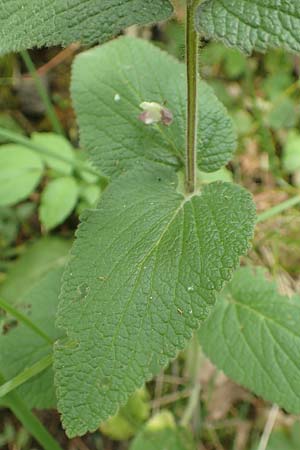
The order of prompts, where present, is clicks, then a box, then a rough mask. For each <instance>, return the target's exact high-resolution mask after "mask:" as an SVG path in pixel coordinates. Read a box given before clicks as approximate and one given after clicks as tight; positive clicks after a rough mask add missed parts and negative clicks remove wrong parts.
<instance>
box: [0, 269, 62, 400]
mask: <svg viewBox="0 0 300 450" xmlns="http://www.w3.org/2000/svg"><path fill="white" fill-rule="evenodd" d="M61 275H62V269H61V268H59V269H55V270H52V271H50V272H49V273H48V274H47V275H46V276H44V278H43V279H42V280H40V282H39V283H38V284H36V285H35V286H34V287H33V288H32V290H31V291H29V292H28V293H27V294H26V295H25V296H24V297H23V298H22V303H23V304H24V305H26V313H27V314H28V316H29V317H30V320H31V321H32V322H33V323H34V324H35V325H37V326H38V327H39V328H40V329H42V330H43V331H44V333H45V334H47V335H48V336H49V337H50V338H52V339H53V340H55V339H57V338H58V337H60V336H61V333H60V332H59V331H58V330H57V329H55V326H54V321H55V314H56V308H57V303H58V295H59V290H60V279H61ZM51 352H52V347H51V345H49V343H48V342H47V341H45V340H44V339H43V338H42V337H40V336H39V335H37V334H36V333H34V332H33V331H32V330H31V329H30V328H28V327H27V326H25V325H24V324H17V326H16V327H14V328H12V329H11V330H9V331H8V332H7V334H5V335H1V334H0V367H1V373H2V374H3V375H4V377H5V378H6V380H8V379H10V378H12V377H14V376H16V375H17V374H19V373H20V372H21V371H22V370H24V369H25V368H27V367H30V366H31V365H33V364H34V363H36V362H38V361H39V360H40V359H41V358H43V357H44V356H47V355H48V354H49V353H51ZM16 392H17V393H18V394H19V395H20V396H21V398H22V399H23V400H24V401H25V402H26V404H27V405H28V406H29V407H30V408H38V409H43V408H53V407H55V405H56V400H55V392H54V384H53V370H52V368H49V369H47V370H45V371H44V372H42V373H41V374H40V375H37V376H35V377H34V378H32V379H31V380H29V381H27V382H26V383H24V384H23V385H22V386H20V387H19V388H17V389H16Z"/></svg>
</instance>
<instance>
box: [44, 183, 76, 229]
mask: <svg viewBox="0 0 300 450" xmlns="http://www.w3.org/2000/svg"><path fill="white" fill-rule="evenodd" d="M78 192H79V188H78V185H77V182H76V180H75V179H74V178H72V177H62V178H57V179H56V180H53V181H50V183H48V184H47V186H46V188H45V190H44V192H43V194H42V197H41V204H40V207H39V218H40V221H41V222H42V224H43V226H44V227H45V228H46V230H51V229H52V228H55V227H56V226H57V225H60V224H61V223H62V222H63V221H64V220H65V219H66V218H67V217H68V216H69V215H70V214H71V212H72V211H73V209H74V208H75V205H76V202H77V199H78Z"/></svg>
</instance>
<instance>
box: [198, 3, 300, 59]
mask: <svg viewBox="0 0 300 450" xmlns="http://www.w3.org/2000/svg"><path fill="white" fill-rule="evenodd" d="M196 28H197V29H198V31H200V32H202V33H204V34H205V36H206V37H207V38H214V39H218V40H221V41H223V42H224V43H225V44H226V45H229V46H230V47H237V48H239V49H240V50H242V51H244V52H246V53H251V52H252V51H253V50H258V51H262V52H264V51H266V50H267V49H268V48H274V47H283V48H285V49H286V50H290V51H293V52H299V51H300V0H292V1H287V0H277V1H274V0H251V1H249V0H205V1H204V2H203V3H202V4H201V5H200V6H199V7H198V10H197V14H196Z"/></svg>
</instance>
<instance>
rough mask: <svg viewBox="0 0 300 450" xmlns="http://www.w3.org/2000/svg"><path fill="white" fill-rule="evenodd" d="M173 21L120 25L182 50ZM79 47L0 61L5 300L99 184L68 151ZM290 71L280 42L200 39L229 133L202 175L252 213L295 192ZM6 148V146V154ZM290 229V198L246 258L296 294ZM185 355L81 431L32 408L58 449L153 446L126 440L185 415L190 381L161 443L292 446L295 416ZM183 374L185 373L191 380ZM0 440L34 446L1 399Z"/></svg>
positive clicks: (294, 95) (296, 61) (59, 247)
mask: <svg viewBox="0 0 300 450" xmlns="http://www.w3.org/2000/svg"><path fill="white" fill-rule="evenodd" d="M183 23H184V10H183V9H182V10H181V9H180V5H178V15H177V18H176V19H174V20H172V21H170V22H168V23H167V24H165V25H156V26H154V27H151V28H150V27H144V28H137V27H132V28H130V29H128V30H126V34H133V35H135V36H141V37H143V38H144V39H149V40H152V41H153V42H154V43H155V44H156V45H157V46H159V47H161V48H164V49H166V50H167V51H168V52H169V53H171V54H173V55H174V56H175V57H176V58H179V59H184V28H183ZM80 51H81V49H80V48H79V46H78V45H76V44H74V45H71V46H69V47H68V48H66V49H64V50H62V49H61V48H51V49H47V50H46V49H41V50H34V51H31V52H29V53H22V54H20V55H10V56H7V57H4V58H1V59H0V111H1V113H0V143H1V146H3V147H2V150H3V151H2V152H0V185H1V189H0V294H1V296H3V297H4V298H7V299H8V300H9V299H10V298H14V300H15V301H17V299H18V298H20V296H21V295H22V296H23V295H25V294H26V290H28V289H29V288H30V287H31V286H32V284H33V283H34V281H35V280H36V279H38V278H39V277H41V275H42V274H44V273H47V271H48V270H49V269H50V268H52V267H61V266H62V265H63V263H64V262H65V260H66V255H67V252H68V249H69V247H70V243H71V239H72V237H73V235H74V230H75V229H76V227H77V225H78V216H79V214H80V213H81V212H82V211H83V210H84V209H85V208H87V207H91V206H93V205H94V204H95V203H96V201H97V200H98V199H99V197H100V196H101V192H102V191H103V189H105V180H104V179H102V178H100V177H99V176H98V175H97V174H95V173H93V170H92V169H91V167H90V166H89V165H88V163H87V162H86V158H85V153H84V150H79V149H78V145H79V137H78V130H77V127H76V122H75V117H74V113H73V109H72V105H71V101H70V95H69V91H68V89H69V84H70V68H71V64H72V61H73V58H74V56H75V55H76V54H77V53H79V52H80ZM34 66H35V67H36V68H37V72H36V71H35V69H34ZM299 72H300V58H299V57H298V56H291V55H288V54H286V53H285V52H284V51H281V50H276V51H270V52H268V53H267V54H266V55H260V54H254V55H253V56H252V57H251V58H247V57H245V56H244V55H242V54H241V53H239V52H237V51H235V50H230V49H227V48H225V47H224V46H223V45H222V44H216V43H211V42H209V43H208V42H203V44H202V50H201V54H200V73H201V75H202V77H203V78H204V79H205V80H206V81H208V82H209V83H210V84H211V85H212V86H213V88H214V89H215V92H216V94H217V95H218V97H219V98H220V99H221V100H222V101H223V102H224V103H225V105H226V106H227V108H228V110H229V112H230V114H231V116H232V117H233V119H234V121H235V124H236V129H237V132H238V137H239V145H238V152H237V153H236V155H235V158H234V160H233V161H232V162H231V163H230V165H229V166H228V167H227V168H226V170H222V171H219V172H218V173H214V174H211V175H206V177H207V181H211V180H213V179H223V180H234V181H235V182H237V183H240V184H242V185H244V186H245V187H247V188H248V189H249V190H250V191H251V192H252V194H253V195H254V199H255V202H256V205H257V210H258V212H263V211H265V210H267V209H268V208H269V207H271V206H274V205H276V204H278V203H280V202H282V201H284V200H285V199H287V198H289V197H291V196H295V195H297V194H298V192H299V187H300V106H299V99H300V82H299ZM37 75H38V76H39V78H38V80H40V81H37V79H36V76H37ZM39 83H42V85H43V89H45V90H46V91H47V92H48V96H49V98H50V99H51V102H52V104H53V106H54V110H55V113H56V115H57V117H58V121H57V123H56V127H55V126H54V128H53V120H54V122H55V118H54V119H53V116H51V114H53V113H52V110H51V108H49V105H48V104H47V102H48V100H47V98H46V99H45V98H44V100H43V98H41V92H43V90H41V86H40V84H39ZM200 95H201V92H200ZM42 97H43V94H42ZM116 101H117V99H116ZM1 129H6V130H7V129H8V130H10V132H11V133H15V134H18V135H19V136H21V137H22V136H24V137H26V136H27V135H32V138H31V140H32V144H33V145H36V146H38V145H41V147H43V148H44V149H47V148H48V149H49V150H50V151H55V149H57V148H59V155H60V156H62V158H59V156H58V158H53V157H49V155H47V152H44V153H43V154H40V155H37V154H36V153H34V152H32V151H30V150H28V149H24V146H22V142H21V141H20V143H15V144H7V141H10V139H7V138H6V137H5V133H2V134H1ZM64 136H65V137H64ZM7 146H9V147H7ZM11 146H14V147H15V148H14V152H11V153H10V152H9V151H8V150H11ZM5 149H8V150H7V151H5ZM9 155H10V156H9ZM10 158H13V161H11V160H10ZM5 165H6V167H7V166H9V167H11V176H10V179H9V180H8V179H5V180H4V179H1V166H2V167H5ZM26 167H27V168H29V169H30V170H29V171H28V170H26ZM1 183H2V184H1ZM4 184H5V188H4ZM299 203H300V199H299ZM299 229H300V214H299V207H298V206H297V202H295V205H294V206H293V207H292V208H291V209H289V210H288V211H286V212H284V214H282V215H279V216H277V217H275V218H272V219H270V220H266V221H264V222H263V223H261V224H258V226H257V228H256V236H255V240H254V242H255V246H254V248H253V249H252V251H251V253H250V254H249V256H248V258H249V259H250V260H251V262H252V264H255V265H260V266H261V265H262V266H264V267H266V268H267V270H268V272H269V273H270V274H272V276H273V277H274V278H275V280H276V282H277V284H278V287H279V290H280V292H282V293H284V294H287V295H291V294H293V293H295V292H298V293H299V292H300V253H299V242H300V234H299ZM244 262H245V260H244ZM0 321H1V322H0V324H1V327H2V333H3V334H5V333H7V332H8V331H9V330H10V329H12V328H13V327H14V320H13V319H12V318H11V317H10V316H9V315H7V314H5V313H4V312H1V310H0ZM190 353H191V352H190V349H189V348H188V349H187V350H186V351H185V352H183V353H182V354H180V356H179V357H178V358H177V359H176V360H175V361H174V362H173V363H172V364H171V365H170V366H169V368H168V369H167V370H166V371H165V372H164V373H161V374H160V375H159V376H158V377H157V378H156V379H155V380H154V381H153V382H151V383H149V384H148V385H147V387H146V388H145V389H143V390H141V391H138V392H137V393H136V394H135V395H134V396H133V397H132V398H131V400H130V401H129V403H128V405H127V406H126V407H124V408H122V409H121V411H120V413H119V415H118V417H116V418H114V419H112V420H111V421H109V422H107V423H105V424H103V425H102V426H101V428H100V429H99V432H96V433H94V434H91V435H87V436H85V437H84V438H76V439H72V440H68V439H67V438H66V436H65V434H64V432H63V430H62V429H61V426H60V422H59V417H58V414H57V412H56V411H51V410H50V411H37V412H36V414H37V415H38V417H39V418H40V419H41V421H42V422H43V423H44V424H45V425H46V427H47V428H48V430H49V432H50V433H52V434H53V435H54V436H55V437H56V439H57V440H58V441H59V442H60V443H61V445H62V447H63V448H65V449H70V450H72V449H73V450H75V449H78V450H86V449H90V450H94V449H95V450H104V449H105V450H110V449H126V448H128V447H129V446H130V448H132V449H133V450H138V449H139V448H140V447H142V446H143V447H144V448H146V449H148V448H149V450H150V449H152V448H153V449H154V448H156V449H157V450H159V448H158V447H157V445H156V447H154V446H151V439H149V436H147V435H146V436H143V435H141V434H139V438H138V439H135V440H134V442H133V444H132V441H130V440H131V439H132V438H134V436H136V435H137V433H138V431H140V430H141V428H142V426H143V424H144V423H145V422H146V420H148V419H149V417H150V416H151V415H153V414H155V413H158V412H160V413H161V415H160V416H159V423H158V424H157V423H155V422H153V421H152V422H151V421H150V422H149V423H150V425H149V426H150V431H151V427H154V428H155V427H158V429H161V430H162V431H161V433H163V430H164V429H165V428H166V429H168V428H172V427H173V421H174V418H175V419H180V418H182V416H184V412H185V411H186V406H187V398H188V397H189V396H190V395H191V393H192V392H193V389H195V380H196V381H197V383H196V384H197V387H198V389H200V388H201V401H200V402H199V404H198V406H197V408H196V409H195V414H194V419H193V424H192V428H191V430H190V431H191V432H190V433H186V431H182V435H178V436H177V438H176V441H175V440H174V442H170V443H169V447H168V448H170V450H171V449H172V450H176V449H187V448H195V447H196V448H197V449H199V450H200V449H201V450H204V449H205V450H213V449H217V450H231V449H232V450H254V449H259V450H263V449H266V448H267V449H268V450H298V449H299V446H300V444H299V442H300V423H299V418H298V417H294V416H292V415H289V414H286V413H285V412H284V411H283V410H280V411H279V410H278V408H276V407H274V406H272V405H270V404H268V403H266V402H264V401H263V400H261V399H260V398H257V397H256V396H254V395H253V394H251V393H249V392H248V391H246V390H245V389H243V388H242V387H240V386H238V385H236V384H234V383H233V382H231V381H230V380H229V379H227V378H226V377H225V376H224V375H223V374H222V373H220V372H218V371H217V370H216V369H215V367H214V366H213V365H212V364H211V363H210V362H209V361H208V360H207V359H205V357H204V356H202V357H201V360H200V361H199V362H198V363H199V364H198V366H197V367H196V369H195V367H194V366H193V364H194V361H192V360H191V358H190ZM191 374H196V378H194V379H192V380H191ZM148 431H149V430H148ZM263 431H264V432H265V435H263V436H266V435H267V434H268V431H270V432H271V431H272V434H271V436H270V439H269V442H268V443H267V442H265V441H264V438H263V439H262V438H261V436H262V433H263ZM145 432H146V431H145ZM143 439H144V440H143ZM130 442H131V443H130ZM147 445H148V446H147ZM0 448H1V449H2V448H3V449H4V450H8V449H9V450H18V449H24V450H30V449H37V448H40V447H39V445H38V444H37V443H36V442H34V440H33V439H32V438H31V436H30V435H29V434H28V433H27V431H26V430H25V429H24V428H23V427H22V426H21V425H20V424H19V423H18V421H17V419H16V418H15V417H14V416H13V415H12V414H11V413H10V412H9V411H8V410H7V409H5V408H2V409H0Z"/></svg>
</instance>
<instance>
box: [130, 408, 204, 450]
mask: <svg viewBox="0 0 300 450" xmlns="http://www.w3.org/2000/svg"><path fill="white" fill-rule="evenodd" d="M194 449H195V445H193V442H192V440H191V437H190V433H188V431H187V430H185V429H184V428H179V427H176V424H175V420H174V418H173V416H172V414H171V413H170V412H169V411H163V412H161V413H159V414H157V415H156V416H154V417H153V418H152V419H151V420H150V421H149V422H148V423H147V425H146V426H145V428H144V430H143V431H142V432H141V433H140V434H138V435H137V437H136V438H135V439H134V441H133V442H132V444H131V446H130V447H129V450H194Z"/></svg>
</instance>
